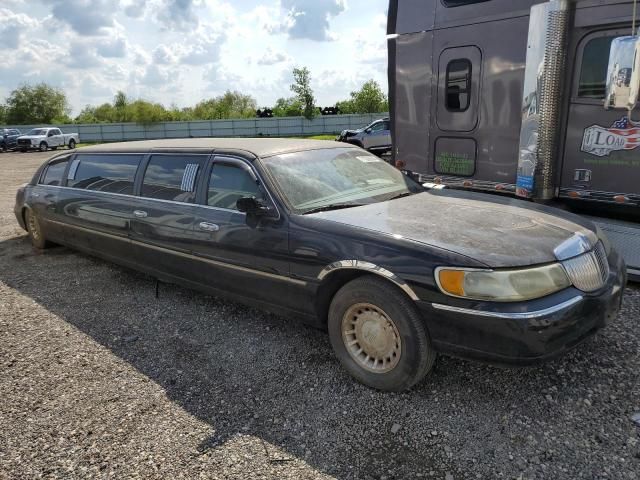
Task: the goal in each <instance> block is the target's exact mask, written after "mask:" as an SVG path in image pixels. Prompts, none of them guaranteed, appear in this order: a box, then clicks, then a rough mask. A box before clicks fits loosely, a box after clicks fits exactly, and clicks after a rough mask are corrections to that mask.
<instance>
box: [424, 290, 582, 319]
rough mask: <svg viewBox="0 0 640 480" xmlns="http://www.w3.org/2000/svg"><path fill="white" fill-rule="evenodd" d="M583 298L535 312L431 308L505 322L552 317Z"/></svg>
mask: <svg viewBox="0 0 640 480" xmlns="http://www.w3.org/2000/svg"><path fill="white" fill-rule="evenodd" d="M582 299H583V297H582V296H581V295H578V296H577V297H573V298H572V299H570V300H567V301H566V302H562V303H559V304H558V305H554V306H553V307H549V308H545V309H543V310H536V311H534V312H513V313H507V312H488V311H486V310H474V309H472V308H460V307H452V306H451V305H442V304H440V303H433V304H432V306H433V308H435V309H436V310H444V311H447V312H454V313H462V314H465V315H475V316H479V317H491V318H504V319H507V320H530V319H534V318H540V317H546V316H548V315H553V314H554V313H557V312H560V311H562V310H566V309H567V308H570V307H573V306H574V305H577V304H578V303H580V302H581V301H582Z"/></svg>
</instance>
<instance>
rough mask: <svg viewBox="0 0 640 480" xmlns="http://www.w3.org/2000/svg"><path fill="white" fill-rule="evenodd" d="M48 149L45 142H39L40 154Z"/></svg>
mask: <svg viewBox="0 0 640 480" xmlns="http://www.w3.org/2000/svg"><path fill="white" fill-rule="evenodd" d="M48 148H49V146H48V145H47V142H40V151H41V152H46V151H47V149H48Z"/></svg>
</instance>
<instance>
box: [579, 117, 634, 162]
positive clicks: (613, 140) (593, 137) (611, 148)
mask: <svg viewBox="0 0 640 480" xmlns="http://www.w3.org/2000/svg"><path fill="white" fill-rule="evenodd" d="M638 146H640V125H638V124H636V123H635V122H630V121H629V118H628V117H622V118H621V119H620V120H617V121H615V122H614V123H613V125H612V126H611V127H610V128H605V127H601V126H600V125H592V126H591V127H589V128H586V129H585V131H584V137H583V138H582V148H581V150H582V151H583V152H585V153H590V154H591V155H596V156H598V157H606V156H608V155H609V154H610V153H611V152H617V151H620V150H635V149H636V148H638Z"/></svg>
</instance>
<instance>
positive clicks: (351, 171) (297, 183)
mask: <svg viewBox="0 0 640 480" xmlns="http://www.w3.org/2000/svg"><path fill="white" fill-rule="evenodd" d="M263 162H264V164H265V165H266V167H267V169H268V170H269V172H270V173H271V174H272V176H273V177H274V178H275V180H276V182H277V183H278V186H279V187H280V190H281V191H282V193H283V194H284V196H285V197H286V199H287V200H288V202H289V203H290V204H291V206H292V207H293V209H294V210H297V211H298V212H302V213H310V212H313V211H318V210H323V209H329V208H331V207H336V208H338V207H339V208H344V207H349V206H357V205H363V204H370V203H377V202H383V201H387V200H390V199H393V198H396V197H399V196H406V195H410V194H413V193H418V192H420V191H423V189H422V187H421V186H420V185H419V184H417V183H416V182H414V181H413V180H411V179H410V178H409V177H407V176H406V175H404V174H403V173H402V172H400V171H399V170H397V169H395V168H393V167H392V166H391V165H389V164H388V163H386V162H385V161H383V160H381V159H380V158H378V157H376V156H375V155H372V154H370V153H367V152H363V151H362V150H355V149H351V148H345V149H326V150H311V151H305V152H296V153H288V154H284V155H278V156H275V157H270V158H266V159H264V160H263Z"/></svg>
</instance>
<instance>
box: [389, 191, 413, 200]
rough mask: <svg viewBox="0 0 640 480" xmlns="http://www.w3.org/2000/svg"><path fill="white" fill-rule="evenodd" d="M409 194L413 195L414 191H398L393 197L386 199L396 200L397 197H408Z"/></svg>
mask: <svg viewBox="0 0 640 480" xmlns="http://www.w3.org/2000/svg"><path fill="white" fill-rule="evenodd" d="M411 195H415V193H414V192H404V193H400V194H398V195H394V196H393V197H389V198H387V201H389V200H397V199H398V198H404V197H409V196H411Z"/></svg>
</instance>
